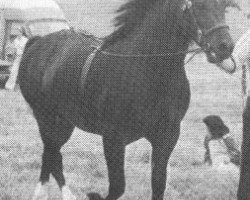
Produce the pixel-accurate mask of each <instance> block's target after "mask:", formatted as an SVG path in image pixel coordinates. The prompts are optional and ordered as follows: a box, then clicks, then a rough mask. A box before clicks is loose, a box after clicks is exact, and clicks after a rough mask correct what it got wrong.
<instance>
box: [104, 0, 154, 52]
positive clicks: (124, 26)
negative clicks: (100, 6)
mask: <svg viewBox="0 0 250 200" xmlns="http://www.w3.org/2000/svg"><path fill="white" fill-rule="evenodd" d="M157 1H159V0H129V1H128V2H127V3H126V4H124V5H122V6H121V7H120V8H119V9H118V10H117V11H116V12H117V13H118V14H119V15H118V16H117V17H116V18H115V24H114V25H115V27H116V28H117V30H116V31H114V32H113V33H112V34H111V35H109V36H108V37H106V38H105V40H104V41H105V42H104V45H103V48H106V47H107V46H109V45H111V44H113V43H115V42H117V41H119V40H121V39H124V38H126V37H127V36H128V35H129V34H130V33H131V32H132V31H133V30H134V29H135V27H137V26H139V25H140V24H141V23H142V21H143V19H144V16H145V15H146V13H147V12H148V10H149V9H150V8H152V7H153V6H154V4H155V3H156V2H157Z"/></svg>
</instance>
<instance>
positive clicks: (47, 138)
mask: <svg viewBox="0 0 250 200" xmlns="http://www.w3.org/2000/svg"><path fill="white" fill-rule="evenodd" d="M34 114H35V117H36V119H37V122H38V126H39V131H40V134H41V138H42V141H43V144H44V152H43V156H42V169H41V174H40V179H39V180H40V182H39V183H38V186H37V189H36V193H35V196H34V198H33V199H34V200H35V199H39V200H40V199H46V197H44V198H40V196H41V195H43V196H46V192H45V191H44V190H45V189H44V187H46V183H47V182H48V181H49V176H50V174H52V175H53V176H54V178H55V179H56V181H57V183H58V185H59V187H60V189H61V191H62V195H63V200H71V199H72V200H73V199H75V197H74V196H73V195H72V194H71V192H70V191H69V189H68V188H67V187H66V185H65V178H64V175H63V165H62V155H61V152H60V150H61V147H62V146H63V145H64V144H65V143H66V142H67V141H68V139H69V138H70V136H71V134H72V132H73V130H74V126H73V125H72V124H71V123H70V122H68V121H67V120H65V119H63V118H61V117H59V116H57V115H56V114H52V113H49V114H46V115H44V114H41V113H38V112H34ZM39 189H40V191H39ZM39 192H40V194H41V195H40V194H39Z"/></svg>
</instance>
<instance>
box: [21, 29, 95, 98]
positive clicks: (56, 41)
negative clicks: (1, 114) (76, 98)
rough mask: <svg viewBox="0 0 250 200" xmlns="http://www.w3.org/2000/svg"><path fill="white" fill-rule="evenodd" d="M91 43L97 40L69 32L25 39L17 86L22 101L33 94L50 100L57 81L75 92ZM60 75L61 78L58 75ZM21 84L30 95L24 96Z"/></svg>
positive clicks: (54, 92)
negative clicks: (26, 41)
mask: <svg viewBox="0 0 250 200" xmlns="http://www.w3.org/2000/svg"><path fill="white" fill-rule="evenodd" d="M92 44H95V45H96V44H98V41H96V40H95V39H94V38H92V37H88V36H84V35H82V34H78V33H75V32H74V31H71V30H69V31H68V30H63V31H60V32H56V33H53V34H50V35H47V36H44V37H35V38H32V39H31V40H29V41H28V43H27V46H26V48H25V51H24V54H23V58H22V61H21V64H20V69H19V76H20V87H21V89H23V90H24V91H22V92H23V93H24V96H25V98H32V96H33V97H34V98H35V96H34V95H37V94H39V93H41V94H43V95H46V96H48V97H50V98H51V97H53V96H55V95H56V87H57V86H56V85H58V84H59V85H60V84H61V82H63V83H62V84H63V85H64V84H66V82H67V81H68V80H69V81H70V82H69V84H70V86H71V91H72V90H76V86H77V85H78V84H77V82H78V80H79V74H80V73H81V70H82V62H83V61H84V60H85V59H86V57H87V56H88V54H89V53H90V52H91V51H92V48H91V45H92ZM61 72H63V74H64V76H63V77H61V76H60V75H59V74H60V73H61ZM62 78H63V79H62ZM71 78H72V79H71ZM58 82H59V83H58ZM25 85H26V86H28V85H30V87H29V90H32V91H33V92H32V93H33V94H34V95H30V94H31V91H28V92H29V95H25V90H27V89H26V88H27V87H25ZM63 85H61V86H63ZM27 100H28V99H27ZM28 102H29V100H28Z"/></svg>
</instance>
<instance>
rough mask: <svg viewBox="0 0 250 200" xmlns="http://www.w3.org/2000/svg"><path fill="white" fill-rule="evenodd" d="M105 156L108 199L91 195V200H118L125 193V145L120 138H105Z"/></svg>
mask: <svg viewBox="0 0 250 200" xmlns="http://www.w3.org/2000/svg"><path fill="white" fill-rule="evenodd" d="M103 146H104V154H105V158H106V162H107V166H108V176H109V194H108V196H107V197H106V198H102V197H100V195H99V194H96V193H91V194H89V195H88V197H89V200H116V199H118V198H119V197H120V196H122V194H123V193H124V191H125V176H124V159H125V144H124V143H123V142H122V140H121V139H120V137H119V136H114V137H106V136H103Z"/></svg>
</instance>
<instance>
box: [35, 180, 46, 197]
mask: <svg viewBox="0 0 250 200" xmlns="http://www.w3.org/2000/svg"><path fill="white" fill-rule="evenodd" d="M32 200H48V186H47V185H42V184H41V183H40V182H39V183H38V184H37V186H36V189H35V193H34V196H33V198H32Z"/></svg>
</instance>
